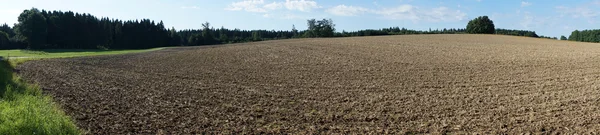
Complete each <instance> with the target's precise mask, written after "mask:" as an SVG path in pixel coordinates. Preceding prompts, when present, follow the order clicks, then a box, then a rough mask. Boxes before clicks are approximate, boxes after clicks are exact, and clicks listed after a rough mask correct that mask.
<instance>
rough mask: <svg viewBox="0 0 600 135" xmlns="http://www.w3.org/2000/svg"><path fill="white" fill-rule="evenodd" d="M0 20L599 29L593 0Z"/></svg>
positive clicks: (260, 2) (173, 10)
mask: <svg viewBox="0 0 600 135" xmlns="http://www.w3.org/2000/svg"><path fill="white" fill-rule="evenodd" d="M0 3H1V4H0V23H3V22H6V23H8V24H14V23H16V22H17V16H18V15H19V14H20V13H21V12H22V11H23V10H24V9H29V8H31V7H36V8H39V9H45V10H62V11H67V10H71V11H75V12H80V13H90V14H92V15H95V16H97V17H111V18H118V19H124V20H130V19H142V18H149V19H152V20H156V21H158V20H163V21H164V22H165V25H167V27H175V28H176V29H198V28H200V27H201V23H202V22H207V21H208V22H210V23H211V24H212V25H213V26H214V27H221V26H223V27H225V28H240V29H267V30H271V29H274V30H291V29H292V25H295V26H296V28H297V29H306V19H309V18H317V19H320V18H331V19H333V21H334V23H335V24H336V28H337V29H338V31H341V30H346V31H353V30H360V29H379V28H384V27H394V26H399V27H405V28H409V29H417V30H427V29H429V28H431V29H442V28H464V27H465V26H466V24H467V22H468V21H469V20H470V19H473V18H475V17H477V16H481V15H487V16H489V17H490V18H491V19H492V20H493V21H494V23H495V24H496V27H497V28H506V29H523V30H534V31H536V32H537V33H538V34H539V35H547V36H560V35H565V36H568V35H569V34H570V33H571V31H573V30H576V29H598V28H600V19H599V18H598V16H599V15H600V0H569V1H567V0H526V1H523V0H451V1H449V0H343V1H342V0H322V1H317V0H0Z"/></svg>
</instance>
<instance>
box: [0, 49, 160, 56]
mask: <svg viewBox="0 0 600 135" xmlns="http://www.w3.org/2000/svg"><path fill="white" fill-rule="evenodd" d="M159 49H162V48H153V49H144V50H98V49H94V50H92V49H48V50H36V51H32V50H21V49H16V50H0V56H2V57H26V58H64V57H79V56H94V55H111V54H124V53H136V52H147V51H154V50H159Z"/></svg>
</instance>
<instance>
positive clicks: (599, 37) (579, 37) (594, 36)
mask: <svg viewBox="0 0 600 135" xmlns="http://www.w3.org/2000/svg"><path fill="white" fill-rule="evenodd" d="M561 38H562V37H561ZM565 39H566V37H565ZM568 40H570V41H580V42H594V43H598V42H600V29H592V30H581V31H580V30H575V31H573V32H571V35H570V36H569V38H568Z"/></svg>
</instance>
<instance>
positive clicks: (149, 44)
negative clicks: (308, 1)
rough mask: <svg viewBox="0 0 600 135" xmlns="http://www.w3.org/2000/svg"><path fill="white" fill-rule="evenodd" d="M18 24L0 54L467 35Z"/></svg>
mask: <svg viewBox="0 0 600 135" xmlns="http://www.w3.org/2000/svg"><path fill="white" fill-rule="evenodd" d="M480 18H485V16H483V17H480ZM18 22H19V23H17V24H15V25H14V26H13V27H10V26H9V25H8V24H3V25H0V49H143V48H154V47H164V46H197V45H211V44H225V43H241V42H251V41H262V40H274V39H288V38H315V37H351V36H379V35H406V34H464V33H469V32H467V29H464V28H451V29H441V30H440V29H436V30H431V29H430V30H428V31H420V30H410V29H407V28H400V27H390V28H382V29H367V30H358V31H350V32H347V31H342V32H336V30H335V24H334V23H333V20H331V19H322V20H315V19H310V20H307V26H308V28H307V29H306V30H302V31H299V30H297V29H296V27H295V26H293V25H292V28H291V30H278V31H276V30H240V29H226V28H223V27H221V28H214V27H212V26H211V24H210V23H208V22H206V23H203V24H200V25H201V26H202V29H185V30H179V31H178V30H176V29H175V28H170V29H169V28H165V26H164V23H163V22H162V21H159V22H154V21H152V20H150V19H141V20H126V21H125V20H118V19H110V18H107V17H104V18H97V17H95V16H93V15H90V14H86V13H74V12H72V11H67V12H63V11H46V10H38V9H36V8H32V9H28V10H24V11H23V12H22V13H21V14H20V15H19V17H18ZM487 22H489V23H492V24H491V26H492V28H493V22H492V21H491V20H487ZM475 24H477V23H475ZM494 29H495V28H494ZM493 32H494V34H502V35H514V36H527V37H540V38H551V37H545V36H538V35H537V34H536V33H535V32H534V31H525V30H509V29H495V31H493ZM593 33H598V32H597V31H581V32H577V33H575V32H574V34H573V35H571V37H570V38H569V39H570V40H574V41H587V42H598V41H599V39H600V37H589V36H582V35H587V34H593ZM574 36H575V37H574ZM584 37H585V38H584ZM552 39H557V38H556V37H554V38H552Z"/></svg>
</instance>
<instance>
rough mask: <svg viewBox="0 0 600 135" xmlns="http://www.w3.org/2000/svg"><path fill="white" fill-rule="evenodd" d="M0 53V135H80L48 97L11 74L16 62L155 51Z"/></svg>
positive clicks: (67, 117) (73, 124) (8, 51)
mask: <svg viewBox="0 0 600 135" xmlns="http://www.w3.org/2000/svg"><path fill="white" fill-rule="evenodd" d="M158 49H160V48H156V49H146V50H42V51H27V50H0V56H3V57H7V56H9V55H10V58H11V59H10V60H7V59H4V60H1V61H0V85H1V86H2V87H0V134H80V133H81V131H80V130H79V129H78V128H77V126H76V124H75V122H74V121H73V120H72V119H71V118H70V117H69V116H67V115H66V114H65V113H64V112H63V111H62V110H61V108H60V106H59V105H57V104H56V103H54V102H53V100H52V97H50V96H47V95H43V94H42V90H41V88H40V87H38V86H37V85H35V84H28V83H27V82H25V81H24V80H22V79H20V78H19V77H18V76H17V75H16V74H15V73H14V72H13V70H14V67H15V66H16V65H17V64H18V63H22V62H25V61H29V60H35V59H44V58H64V57H78V56H94V55H110V54H124V53H135V52H146V51H153V50H158Z"/></svg>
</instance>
